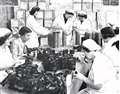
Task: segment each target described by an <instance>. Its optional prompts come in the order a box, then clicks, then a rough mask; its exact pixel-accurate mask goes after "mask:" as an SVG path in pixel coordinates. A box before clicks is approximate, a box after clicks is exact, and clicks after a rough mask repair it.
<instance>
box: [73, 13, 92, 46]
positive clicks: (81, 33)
mask: <svg viewBox="0 0 120 94" xmlns="http://www.w3.org/2000/svg"><path fill="white" fill-rule="evenodd" d="M74 30H75V31H76V32H77V35H76V36H77V39H78V42H77V44H82V41H84V39H85V33H91V30H92V24H91V22H90V20H88V19H87V13H86V12H85V11H80V12H78V13H77V18H76V20H75V22H74Z"/></svg>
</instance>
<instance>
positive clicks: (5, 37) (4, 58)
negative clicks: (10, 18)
mask: <svg viewBox="0 0 120 94" xmlns="http://www.w3.org/2000/svg"><path fill="white" fill-rule="evenodd" d="M10 35H11V31H10V30H9V29H7V28H0V83H1V82H2V81H3V80H4V79H5V78H6V77H7V76H8V74H7V72H6V70H8V69H9V68H10V67H12V66H13V65H14V61H13V59H12V54H11V52H10V49H9V47H8V46H9V37H10Z"/></svg>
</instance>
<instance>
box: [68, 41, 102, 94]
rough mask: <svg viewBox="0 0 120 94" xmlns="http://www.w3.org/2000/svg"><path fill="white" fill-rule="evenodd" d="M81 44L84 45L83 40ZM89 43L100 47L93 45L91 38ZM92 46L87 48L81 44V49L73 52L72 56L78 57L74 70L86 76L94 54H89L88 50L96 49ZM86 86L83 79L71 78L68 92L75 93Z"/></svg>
mask: <svg viewBox="0 0 120 94" xmlns="http://www.w3.org/2000/svg"><path fill="white" fill-rule="evenodd" d="M90 40H91V39H90ZM83 44H85V45H86V43H84V41H83ZM91 44H92V45H93V48H98V49H100V47H99V46H96V45H94V44H95V42H94V41H93V40H92V41H91ZM88 46H89V45H88ZM93 48H90V47H89V49H88V47H85V46H84V45H83V46H81V51H80V52H76V53H75V54H74V57H77V58H78V59H79V61H78V62H76V69H75V71H76V72H78V73H82V74H83V75H85V76H86V77H88V74H89V72H90V70H91V66H92V63H93V60H94V55H92V54H90V52H91V51H92V50H96V49H93ZM73 75H74V73H73ZM86 86H87V85H86V84H85V83H84V82H83V81H80V80H79V79H76V78H73V79H72V85H71V91H70V94H77V93H78V92H79V91H80V90H82V89H84V88H86Z"/></svg>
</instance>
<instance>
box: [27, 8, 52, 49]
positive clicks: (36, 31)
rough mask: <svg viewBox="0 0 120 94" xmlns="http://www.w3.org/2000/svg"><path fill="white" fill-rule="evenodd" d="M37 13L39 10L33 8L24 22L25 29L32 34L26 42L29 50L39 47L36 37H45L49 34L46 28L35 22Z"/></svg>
mask: <svg viewBox="0 0 120 94" xmlns="http://www.w3.org/2000/svg"><path fill="white" fill-rule="evenodd" d="M39 11H40V8H39V7H37V6H35V7H33V8H32V9H31V10H30V12H29V13H30V15H29V16H28V17H27V22H26V24H27V27H28V28H30V29H31V30H32V34H31V35H32V36H31V38H30V40H29V41H28V42H27V46H28V47H29V48H33V47H38V46H39V42H38V37H39V36H40V35H43V36H46V35H48V34H50V33H51V32H50V31H49V30H48V29H47V28H44V27H43V26H41V25H40V24H39V23H38V22H37V20H36V17H37V15H38V13H39Z"/></svg>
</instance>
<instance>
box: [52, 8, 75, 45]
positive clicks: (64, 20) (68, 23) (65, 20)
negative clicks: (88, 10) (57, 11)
mask: <svg viewBox="0 0 120 94" xmlns="http://www.w3.org/2000/svg"><path fill="white" fill-rule="evenodd" d="M73 17H74V13H73V11H71V10H65V12H64V13H63V14H62V15H59V16H58V17H56V18H55V20H54V22H53V25H52V26H53V27H55V28H61V30H60V35H59V37H60V45H61V46H68V45H71V44H72V41H71V40H72V25H73V21H74V18H73Z"/></svg>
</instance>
